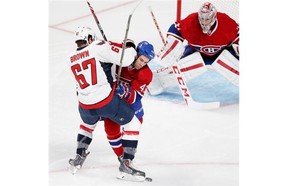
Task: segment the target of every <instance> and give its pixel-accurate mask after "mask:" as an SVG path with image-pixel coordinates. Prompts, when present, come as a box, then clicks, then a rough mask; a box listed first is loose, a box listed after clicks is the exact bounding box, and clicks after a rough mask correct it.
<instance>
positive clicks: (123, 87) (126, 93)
mask: <svg viewBox="0 0 288 186" xmlns="http://www.w3.org/2000/svg"><path fill="white" fill-rule="evenodd" d="M115 93H116V94H118V96H119V97H120V98H122V99H126V100H128V99H129V98H130V97H131V87H130V85H129V84H126V83H122V82H119V83H118V86H117V88H116V90H115Z"/></svg>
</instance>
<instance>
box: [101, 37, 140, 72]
mask: <svg viewBox="0 0 288 186" xmlns="http://www.w3.org/2000/svg"><path fill="white" fill-rule="evenodd" d="M96 50H97V52H98V55H99V58H100V61H103V62H109V63H114V64H116V65H120V60H121V55H122V47H119V46H118V45H115V44H112V43H110V42H104V41H102V42H99V43H96ZM124 52H125V55H124V57H123V60H122V64H121V65H122V66H123V67H126V66H129V65H130V64H132V63H133V62H134V60H135V57H136V55H137V53H136V50H135V49H134V48H132V47H129V48H126V49H125V51H124Z"/></svg>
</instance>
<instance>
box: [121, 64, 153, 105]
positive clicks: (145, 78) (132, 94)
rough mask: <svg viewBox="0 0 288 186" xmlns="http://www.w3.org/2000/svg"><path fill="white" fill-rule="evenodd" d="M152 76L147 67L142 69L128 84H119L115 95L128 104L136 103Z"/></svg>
mask: <svg viewBox="0 0 288 186" xmlns="http://www.w3.org/2000/svg"><path fill="white" fill-rule="evenodd" d="M152 75H153V74H152V71H151V70H150V68H149V67H143V68H142V69H141V70H140V71H139V72H138V74H137V76H136V78H135V79H133V80H132V81H131V82H130V84H128V83H125V82H120V83H119V84H118V88H117V89H116V94H118V95H119V96H120V97H121V98H122V99H124V100H125V101H126V102H127V103H129V104H133V103H135V102H137V101H138V100H140V99H141V98H142V96H143V95H144V91H145V89H146V87H147V85H148V84H149V83H150V82H151V81H152Z"/></svg>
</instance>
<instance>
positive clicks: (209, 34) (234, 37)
mask: <svg viewBox="0 0 288 186" xmlns="http://www.w3.org/2000/svg"><path fill="white" fill-rule="evenodd" d="M238 42H239V25H238V23H236V22H235V21H234V20H233V19H232V18H231V17H229V16H228V15H227V14H225V13H221V12H217V10H216V8H215V6H214V5H213V4H211V3H209V2H205V3H204V4H203V5H201V7H200V8H199V11H198V12H194V13H191V14H190V15H188V16H187V17H186V18H184V19H182V20H177V21H176V22H175V23H173V24H172V25H171V26H170V28H169V29H168V32H167V38H166V43H165V45H164V46H163V47H162V48H161V51H160V52H159V53H158V54H157V56H156V57H155V62H157V63H158V64H160V65H161V66H162V67H164V68H166V69H157V70H155V71H153V76H154V78H153V80H152V82H151V84H150V86H148V90H149V92H150V93H151V94H152V95H153V94H154V95H156V94H159V93H161V92H163V91H164V90H165V88H167V87H169V86H174V85H175V83H173V82H172V81H171V74H173V73H170V72H171V71H172V70H171V67H172V65H173V64H174V65H175V64H176V65H178V66H179V68H180V69H181V72H183V73H182V75H183V77H184V78H185V79H186V81H188V80H191V79H193V78H196V77H197V76H198V75H200V74H202V73H204V72H205V71H206V70H207V69H211V70H215V71H216V72H218V73H219V74H221V75H222V76H224V77H225V78H226V79H227V80H228V81H230V82H231V83H233V84H234V85H236V86H238V85H239V83H238V78H239V45H238ZM169 80H170V82H171V83H167V82H169Z"/></svg>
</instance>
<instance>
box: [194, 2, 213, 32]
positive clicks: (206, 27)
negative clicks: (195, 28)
mask: <svg viewBox="0 0 288 186" xmlns="http://www.w3.org/2000/svg"><path fill="white" fill-rule="evenodd" d="M216 15H217V10H216V8H215V7H214V5H212V4H211V3H209V2H206V3H204V4H203V5H202V6H201V7H200V9H199V11H198V20H199V23H200V25H201V27H202V30H203V33H204V34H207V33H209V31H210V28H211V26H212V25H213V24H214V23H215V21H216V19H217V17H216Z"/></svg>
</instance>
